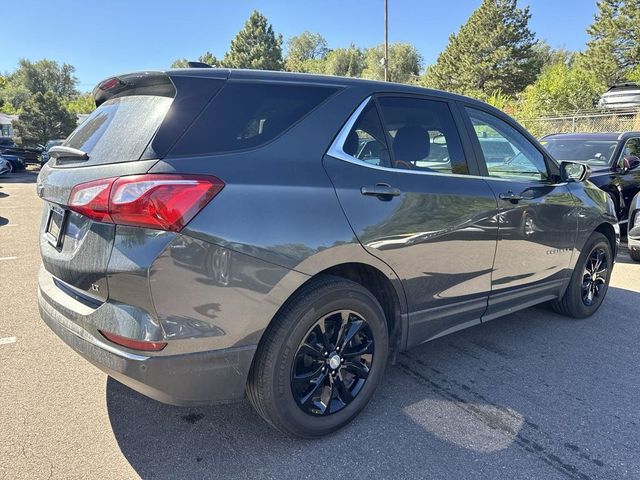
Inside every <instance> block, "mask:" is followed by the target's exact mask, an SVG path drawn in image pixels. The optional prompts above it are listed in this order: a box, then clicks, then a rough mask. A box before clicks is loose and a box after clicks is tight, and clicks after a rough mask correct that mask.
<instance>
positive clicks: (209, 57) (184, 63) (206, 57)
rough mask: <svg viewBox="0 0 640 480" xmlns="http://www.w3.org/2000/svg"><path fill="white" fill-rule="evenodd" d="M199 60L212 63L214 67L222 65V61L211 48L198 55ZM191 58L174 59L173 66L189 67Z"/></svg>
mask: <svg viewBox="0 0 640 480" xmlns="http://www.w3.org/2000/svg"><path fill="white" fill-rule="evenodd" d="M198 61H199V62H202V63H206V64H207V65H211V66H212V67H221V66H222V62H221V61H220V60H218V59H217V58H216V56H215V55H214V54H213V53H211V52H210V51H209V50H207V51H206V52H204V54H203V55H200V56H199V57H198ZM189 62H190V60H187V59H186V58H179V59H177V60H174V61H173V63H172V64H171V68H189Z"/></svg>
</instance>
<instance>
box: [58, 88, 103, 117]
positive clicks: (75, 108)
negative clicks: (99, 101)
mask: <svg viewBox="0 0 640 480" xmlns="http://www.w3.org/2000/svg"><path fill="white" fill-rule="evenodd" d="M65 107H66V108H67V110H69V112H71V113H74V114H76V115H77V114H79V113H91V112H93V111H94V110H95V109H96V102H95V100H94V99H93V95H91V94H90V93H85V94H83V95H78V96H76V97H73V98H71V99H69V100H67V101H66V102H65Z"/></svg>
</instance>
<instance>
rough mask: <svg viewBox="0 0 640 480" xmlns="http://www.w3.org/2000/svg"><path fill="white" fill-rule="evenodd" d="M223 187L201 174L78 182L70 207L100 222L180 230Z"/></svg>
mask: <svg viewBox="0 0 640 480" xmlns="http://www.w3.org/2000/svg"><path fill="white" fill-rule="evenodd" d="M223 187H224V183H223V182H222V180H220V179H219V178H216V177H209V176H199V175H162V174H148V175H131V176H126V177H115V178H105V179H102V180H95V181H92V182H87V183H81V184H80V185H76V186H75V187H74V188H73V190H72V191H71V195H70V196H69V205H68V206H69V209H70V210H73V211H75V212H78V213H81V214H82V215H85V216H87V217H89V218H91V219H93V220H97V221H99V222H107V223H115V224H117V225H131V226H136V227H146V228H154V229H159V230H169V231H174V232H179V231H180V230H181V229H182V228H183V227H184V226H185V225H186V224H187V223H189V221H190V220H191V219H192V218H193V217H194V216H195V215H196V214H197V213H198V212H199V211H200V210H201V209H202V208H203V207H204V206H205V205H206V204H207V203H209V201H210V200H211V199H212V198H213V197H215V196H216V195H217V194H218V192H220V190H222V188H223Z"/></svg>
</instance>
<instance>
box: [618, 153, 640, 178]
mask: <svg viewBox="0 0 640 480" xmlns="http://www.w3.org/2000/svg"><path fill="white" fill-rule="evenodd" d="M639 166H640V158H638V157H636V156H635V155H629V156H628V157H624V158H623V159H622V165H621V166H620V172H621V173H622V174H625V173H628V172H630V171H631V170H633V169H634V168H638V167H639Z"/></svg>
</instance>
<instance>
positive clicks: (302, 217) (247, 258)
mask: <svg viewBox="0 0 640 480" xmlns="http://www.w3.org/2000/svg"><path fill="white" fill-rule="evenodd" d="M369 94H370V92H369V91H368V89H360V88H356V87H349V88H345V89H344V90H342V91H340V92H339V93H337V94H335V95H334V96H333V97H332V98H331V99H329V100H328V101H327V102H325V103H324V104H322V105H321V106H320V107H318V108H317V109H316V110H314V111H312V112H311V113H310V114H309V115H307V117H305V118H304V119H303V120H302V121H300V122H298V123H297V124H295V125H294V126H293V127H291V128H290V129H289V130H288V131H287V132H285V133H284V134H283V135H281V136H280V137H278V138H276V139H275V140H273V141H271V142H270V143H268V144H267V145H265V146H263V147H261V148H258V149H254V150H247V151H243V152H238V153H229V154H218V155H202V156H198V157H172V156H171V154H170V155H168V156H167V157H166V158H165V159H164V160H162V161H160V162H158V163H157V164H156V165H155V166H154V167H153V168H152V169H151V173H160V172H180V173H199V174H210V175H215V176H216V177H218V178H220V179H221V180H222V181H223V182H224V183H225V186H224V188H223V190H222V191H221V192H220V193H219V194H218V195H217V196H216V197H215V198H214V199H213V201H211V202H210V203H209V204H208V205H207V206H206V207H205V208H204V209H203V210H202V211H201V212H200V213H199V214H198V215H197V216H196V217H195V218H194V219H193V220H192V221H191V222H190V223H189V224H188V225H187V226H186V227H185V229H184V230H183V231H182V233H183V235H184V237H186V238H189V239H192V240H190V241H193V242H197V246H192V247H193V248H194V253H193V255H191V254H185V256H183V257H182V261H183V263H182V264H180V260H178V261H176V259H175V258H173V259H169V258H167V256H171V254H170V253H166V254H165V255H164V257H163V258H161V259H159V260H158V261H157V262H156V264H155V265H154V269H155V270H154V272H152V289H153V290H154V303H155V305H156V309H157V311H158V314H159V315H168V316H172V317H174V318H180V317H182V318H197V319H199V320H202V321H206V322H208V324H209V325H213V326H215V327H216V328H220V329H221V330H225V331H231V330H233V331H234V333H233V335H232V337H233V339H232V338H231V337H230V338H229V339H228V340H229V341H233V342H235V344H252V343H253V344H255V343H257V342H258V340H259V338H260V336H261V334H262V332H263V331H264V329H265V328H266V327H267V325H268V323H269V322H270V321H271V319H272V318H273V316H274V315H275V313H276V312H277V308H278V307H279V306H280V305H281V304H282V303H283V302H284V301H285V300H286V299H287V298H288V297H289V296H290V295H291V294H292V293H294V292H295V290H296V289H297V288H299V287H300V286H301V285H302V284H303V283H304V282H306V281H307V280H308V279H309V278H311V276H313V275H315V274H317V273H319V272H321V271H323V270H325V269H327V268H329V267H332V266H335V265H338V264H341V263H347V262H360V263H365V264H368V265H372V266H374V267H375V268H378V269H379V270H381V271H382V272H383V273H384V274H385V275H386V276H387V277H388V278H390V279H391V280H392V282H393V283H394V286H395V288H396V290H397V293H398V298H400V299H402V300H401V303H402V302H403V301H404V293H403V292H402V290H401V289H402V287H401V286H400V284H399V281H398V279H397V276H396V275H395V273H394V272H393V270H392V269H391V268H389V267H388V266H387V265H386V264H384V263H383V262H381V261H380V260H378V259H377V258H375V257H373V256H372V255H370V254H369V253H367V252H366V251H365V250H364V248H363V247H362V246H361V245H360V243H359V242H358V240H357V238H356V237H355V235H354V233H353V230H352V228H351V226H350V225H349V223H348V221H347V219H346V217H345V215H344V212H343V211H342V209H341V207H340V204H339V202H338V200H337V197H336V193H335V190H334V187H333V185H332V183H331V182H330V180H329V177H328V176H327V174H326V172H325V170H324V168H323V166H322V157H323V155H324V153H325V152H326V150H327V149H328V147H329V145H330V144H331V142H332V140H333V138H334V136H335V135H336V134H337V132H338V131H339V129H340V128H341V126H342V125H343V123H344V122H345V121H346V119H347V118H348V117H349V115H350V114H351V113H352V112H353V110H354V109H355V108H356V107H357V106H358V105H359V104H360V102H361V101H362V100H363V99H364V98H366V96H368V95H369ZM212 248H213V249H216V248H222V249H225V250H227V251H229V252H231V254H230V255H231V257H232V262H233V265H232V269H234V270H235V272H241V276H242V278H243V279H244V280H243V283H242V285H240V284H239V283H237V282H235V281H234V282H230V283H229V284H227V285H222V284H220V283H219V282H217V283H215V282H214V283H215V284H210V285H207V283H206V282H202V281H199V282H198V281H197V279H196V277H198V276H200V277H202V274H200V273H197V272H204V271H206V269H207V266H206V262H207V261H208V260H207V259H208V258H210V256H211V254H210V253H207V251H208V250H210V249H212ZM199 249H201V251H197V250H199ZM180 255H182V253H179V254H178V256H180ZM185 262H186V263H188V264H189V265H188V266H186V265H185ZM160 267H161V268H160ZM186 270H188V272H187V271H186ZM252 270H253V273H251V271H252ZM258 271H262V273H263V278H268V279H269V281H268V282H266V283H264V282H261V281H258ZM168 272H174V273H175V272H180V275H186V277H185V279H184V280H185V281H184V282H183V281H178V282H173V283H171V285H172V287H171V286H170V285H169V284H167V285H166V286H165V287H164V288H167V289H169V288H173V293H172V295H173V296H174V298H183V297H182V295H185V297H184V298H192V297H193V293H192V292H191V291H190V290H191V289H192V288H193V289H195V290H197V291H198V294H197V297H198V298H202V299H203V300H202V301H199V302H200V303H201V304H203V305H204V304H205V303H207V302H206V301H205V300H204V299H207V298H208V299H210V301H209V303H213V304H215V303H220V302H218V301H217V300H216V299H218V298H224V299H229V302H230V303H229V304H230V305H236V306H237V309H235V311H234V309H228V308H225V311H224V312H217V313H216V312H210V313H214V314H215V315H216V318H215V319H211V318H206V315H202V314H198V313H197V312H196V314H194V308H193V305H191V304H190V303H189V302H184V304H183V305H166V304H162V288H159V283H161V282H165V280H166V281H167V282H169V280H170V278H171V275H173V273H168ZM287 272H290V273H287ZM164 275H166V279H163V278H162V277H163V276H164ZM194 280H196V282H195V283H194ZM156 292H158V294H156ZM181 292H182V293H181ZM176 295H177V297H176ZM194 301H195V300H194ZM242 302H246V303H244V304H243V303H242ZM191 303H193V302H191ZM214 307H215V305H214ZM401 310H402V311H403V312H404V311H405V306H404V304H403V305H402V307H401ZM234 322H235V324H234ZM242 323H246V330H245V331H244V332H242V331H240V330H239V326H238V325H240V324H242ZM229 327H231V328H229ZM238 342H239V343H238Z"/></svg>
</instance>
